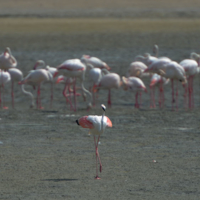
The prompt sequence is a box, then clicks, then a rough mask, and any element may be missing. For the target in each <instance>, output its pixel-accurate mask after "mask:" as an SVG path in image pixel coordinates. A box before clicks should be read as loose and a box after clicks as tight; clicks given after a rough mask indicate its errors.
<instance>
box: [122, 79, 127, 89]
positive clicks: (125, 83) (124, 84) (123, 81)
mask: <svg viewBox="0 0 200 200" xmlns="http://www.w3.org/2000/svg"><path fill="white" fill-rule="evenodd" d="M122 84H123V89H124V90H128V78H126V77H125V76H123V77H122Z"/></svg>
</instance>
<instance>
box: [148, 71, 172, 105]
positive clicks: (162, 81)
mask: <svg viewBox="0 0 200 200" xmlns="http://www.w3.org/2000/svg"><path fill="white" fill-rule="evenodd" d="M168 82H169V79H166V78H165V77H162V76H160V75H158V74H154V75H153V76H152V77H151V82H150V90H151V103H150V108H155V107H156V105H155V86H158V87H159V106H160V108H161V107H163V106H164V101H165V97H164V91H163V85H166V84H167V83H168Z"/></svg>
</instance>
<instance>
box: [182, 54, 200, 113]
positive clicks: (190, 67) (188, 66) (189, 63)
mask: <svg viewBox="0 0 200 200" xmlns="http://www.w3.org/2000/svg"><path fill="white" fill-rule="evenodd" d="M199 64H200V57H199V59H198V61H195V60H192V59H185V60H183V61H181V62H180V65H181V66H182V67H183V68H184V70H185V73H186V76H187V77H188V78H187V80H188V97H189V104H188V105H189V108H190V109H192V108H194V94H193V80H194V76H195V75H196V74H197V73H198V71H199ZM186 96H187V87H186V86H185V103H187V99H186Z"/></svg>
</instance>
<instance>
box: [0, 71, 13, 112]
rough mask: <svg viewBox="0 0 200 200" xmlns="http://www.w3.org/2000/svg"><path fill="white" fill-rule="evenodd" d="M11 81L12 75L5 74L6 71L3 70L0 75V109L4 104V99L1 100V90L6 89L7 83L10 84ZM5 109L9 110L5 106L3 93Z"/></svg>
mask: <svg viewBox="0 0 200 200" xmlns="http://www.w3.org/2000/svg"><path fill="white" fill-rule="evenodd" d="M10 80H11V78H10V74H9V73H8V72H5V71H2V70H1V73H0V107H1V102H2V99H1V88H4V85H5V84H6V83H8V82H9V81H10ZM3 109H8V107H6V106H5V105H4V93H3Z"/></svg>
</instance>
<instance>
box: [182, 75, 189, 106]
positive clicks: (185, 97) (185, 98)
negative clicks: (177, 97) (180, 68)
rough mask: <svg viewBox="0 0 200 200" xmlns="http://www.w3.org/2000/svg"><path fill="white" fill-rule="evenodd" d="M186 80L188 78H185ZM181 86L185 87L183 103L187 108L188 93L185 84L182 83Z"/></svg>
mask: <svg viewBox="0 0 200 200" xmlns="http://www.w3.org/2000/svg"><path fill="white" fill-rule="evenodd" d="M187 81H189V80H188V79H187ZM183 87H184V89H185V92H184V95H183V96H184V104H185V109H187V94H188V88H187V85H186V84H184V85H183Z"/></svg>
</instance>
